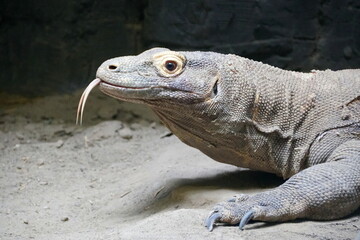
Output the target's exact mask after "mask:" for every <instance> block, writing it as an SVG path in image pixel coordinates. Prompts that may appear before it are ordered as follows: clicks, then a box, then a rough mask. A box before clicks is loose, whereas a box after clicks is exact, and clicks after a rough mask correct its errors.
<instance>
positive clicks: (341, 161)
mask: <svg viewBox="0 0 360 240" xmlns="http://www.w3.org/2000/svg"><path fill="white" fill-rule="evenodd" d="M98 85H99V86H100V89H101V91H103V92H104V93H106V94H108V95H110V96H112V97H115V98H118V99H121V100H124V101H131V102H139V103H143V104H146V105H148V106H149V107H150V108H152V109H153V111H154V112H155V113H156V114H157V115H158V116H159V118H160V119H161V121H162V122H163V123H164V124H165V125H166V126H167V127H168V128H169V129H170V130H171V131H172V132H173V133H174V134H175V135H176V136H177V137H179V139H180V140H182V141H183V142H184V143H186V144H188V145H190V146H192V147H195V148H197V149H199V150H200V151H202V152H203V153H205V154H206V155H208V156H210V157H211V158H213V159H214V160H216V161H219V162H224V163H229V164H233V165H236V166H240V167H246V168H250V169H254V170H260V171H266V172H271V173H274V174H277V175H279V176H282V177H283V178H285V179H288V180H287V181H286V182H285V183H284V184H282V185H280V186H279V187H277V188H275V189H273V190H269V191H265V192H261V193H258V194H253V195H246V194H241V195H238V196H235V197H234V198H231V199H230V200H229V201H225V202H223V203H219V204H217V205H216V206H215V207H214V209H213V211H212V212H211V213H210V215H209V217H208V218H207V219H206V221H205V225H206V226H207V227H208V229H209V230H210V231H211V230H212V229H213V227H214V225H215V223H216V222H224V223H230V224H239V227H240V228H241V229H242V228H243V227H244V226H245V224H247V222H248V221H249V220H251V219H253V220H259V221H269V222H276V221H277V222H281V221H288V220H292V219H296V218H308V219H318V220H329V219H337V218H341V217H344V216H346V215H349V214H350V213H352V212H354V211H355V210H356V209H358V208H359V205H360V101H359V99H360V97H359V96H360V70H359V69H353V70H351V69H348V70H341V71H331V70H326V71H312V72H310V73H300V72H294V71H286V70H282V69H279V68H275V67H272V66H269V65H267V64H263V63H261V62H256V61H252V60H250V59H246V58H242V57H239V56H236V55H224V54H219V53H214V52H175V51H170V50H169V49H165V48H154V49H151V50H148V51H145V52H143V53H141V54H139V55H137V56H127V57H119V58H113V59H110V60H108V61H106V62H104V63H103V64H102V65H101V66H100V67H99V69H98V71H97V79H95V80H94V81H93V82H92V83H90V85H89V86H88V87H87V88H86V90H85V91H84V93H83V96H82V97H81V99H80V104H79V108H78V116H77V119H79V118H80V122H81V120H82V112H83V110H84V106H85V102H86V98H87V96H88V95H89V93H90V91H91V89H92V88H94V87H95V86H98Z"/></svg>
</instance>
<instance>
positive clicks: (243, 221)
mask: <svg viewBox="0 0 360 240" xmlns="http://www.w3.org/2000/svg"><path fill="white" fill-rule="evenodd" d="M254 214H255V211H254V210H250V211H248V212H246V213H245V215H244V216H243V217H242V218H241V221H240V224H239V228H240V230H244V227H245V225H246V224H247V223H248V222H249V221H250V220H251V219H253V217H254Z"/></svg>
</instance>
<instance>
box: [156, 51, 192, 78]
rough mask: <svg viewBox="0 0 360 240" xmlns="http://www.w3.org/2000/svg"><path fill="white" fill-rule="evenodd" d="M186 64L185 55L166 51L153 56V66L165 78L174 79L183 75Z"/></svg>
mask: <svg viewBox="0 0 360 240" xmlns="http://www.w3.org/2000/svg"><path fill="white" fill-rule="evenodd" d="M185 63H186V58H185V56H184V55H182V54H180V53H177V52H173V51H166V52H160V53H157V54H155V55H154V56H153V64H154V66H155V67H156V68H157V69H158V73H159V74H160V75H161V76H164V77H174V76H177V75H179V74H181V73H182V71H183V70H184V66H185Z"/></svg>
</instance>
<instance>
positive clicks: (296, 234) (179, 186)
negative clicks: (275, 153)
mask: <svg viewBox="0 0 360 240" xmlns="http://www.w3.org/2000/svg"><path fill="white" fill-rule="evenodd" d="M79 97H80V92H78V93H76V94H73V95H64V96H53V97H46V98H42V99H37V100H34V101H32V102H31V103H26V101H23V100H22V99H20V100H19V101H16V100H14V101H11V99H9V98H8V97H7V99H6V103H7V105H6V106H4V104H3V106H2V108H1V110H0V140H1V141H0V239H44V240H45V239H257V240H261V239H266V240H268V239H292V240H297V239H354V238H355V236H356V233H357V232H358V231H359V229H360V216H359V215H360V214H359V211H357V212H356V213H355V214H353V215H352V216H350V217H347V218H345V219H342V220H338V221H327V222H326V221H323V222H321V221H318V222H314V221H293V222H289V223H283V224H266V223H260V222H257V223H250V224H249V225H247V226H246V230H245V231H240V230H239V229H238V228H237V227H235V226H223V227H215V229H214V231H213V232H211V233H210V232H208V231H207V229H206V228H205V227H204V226H203V221H204V219H205V217H206V216H207V215H208V213H209V211H210V210H211V208H212V206H213V205H214V204H215V203H217V202H219V201H223V200H226V199H228V198H230V197H231V196H233V195H234V194H236V193H240V192H241V193H253V192H259V191H264V190H265V189H267V188H272V187H274V186H277V185H279V184H281V182H282V180H281V179H279V178H277V177H275V176H273V175H271V174H265V173H259V172H252V171H248V170H245V169H239V168H236V167H233V166H229V165H225V164H221V163H217V162H215V161H213V160H211V159H209V158H208V157H206V156H204V155H203V154H202V153H200V152H199V151H197V150H196V149H192V148H190V147H188V146H186V145H185V144H183V143H181V142H180V141H179V140H178V139H177V138H176V137H175V136H167V137H166V134H167V133H169V131H168V130H167V129H166V128H164V127H163V126H162V125H161V124H159V122H158V121H157V120H156V118H155V117H154V116H153V115H152V113H151V111H149V110H148V109H147V108H144V107H142V106H139V105H130V104H126V103H121V102H119V101H117V100H114V99H112V98H110V97H107V96H105V95H103V94H101V93H98V92H97V91H94V93H92V94H90V97H89V101H88V102H87V105H86V107H85V116H84V126H82V127H79V126H75V124H74V122H75V115H76V107H77V102H78V100H79ZM3 102H5V101H4V99H3ZM14 102H15V103H14ZM16 102H20V103H21V104H20V105H19V104H16Z"/></svg>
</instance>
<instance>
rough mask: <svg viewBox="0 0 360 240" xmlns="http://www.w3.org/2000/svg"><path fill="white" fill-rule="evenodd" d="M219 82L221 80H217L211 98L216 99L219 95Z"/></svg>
mask: <svg viewBox="0 0 360 240" xmlns="http://www.w3.org/2000/svg"><path fill="white" fill-rule="evenodd" d="M218 81H219V80H216V82H215V84H214V86H213V88H212V91H211V95H210V97H211V98H214V97H216V95H217V94H218Z"/></svg>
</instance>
